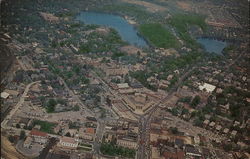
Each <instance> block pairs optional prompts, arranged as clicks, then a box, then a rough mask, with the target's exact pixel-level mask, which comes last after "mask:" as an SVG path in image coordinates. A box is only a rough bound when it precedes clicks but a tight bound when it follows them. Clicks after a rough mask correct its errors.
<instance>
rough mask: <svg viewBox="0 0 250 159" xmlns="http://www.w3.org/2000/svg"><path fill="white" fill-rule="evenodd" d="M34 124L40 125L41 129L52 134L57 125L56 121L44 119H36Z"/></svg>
mask: <svg viewBox="0 0 250 159" xmlns="http://www.w3.org/2000/svg"><path fill="white" fill-rule="evenodd" d="M33 125H34V126H35V125H40V126H41V129H40V131H43V132H47V133H50V134H53V133H54V132H53V127H54V126H55V125H56V124H55V123H50V122H47V121H42V120H35V121H34V123H33Z"/></svg>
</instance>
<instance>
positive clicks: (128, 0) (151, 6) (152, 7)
mask: <svg viewBox="0 0 250 159" xmlns="http://www.w3.org/2000/svg"><path fill="white" fill-rule="evenodd" d="M122 1H123V2H126V3H130V4H136V5H141V6H144V7H145V8H146V9H147V10H148V11H150V12H153V13H154V12H163V11H165V10H167V9H166V8H165V7H162V6H159V5H156V4H153V3H149V2H144V1H135V0H122Z"/></svg>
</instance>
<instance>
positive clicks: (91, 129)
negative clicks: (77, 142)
mask: <svg viewBox="0 0 250 159" xmlns="http://www.w3.org/2000/svg"><path fill="white" fill-rule="evenodd" d="M85 132H86V133H87V134H91V135H94V134H95V129H94V128H86V130H85Z"/></svg>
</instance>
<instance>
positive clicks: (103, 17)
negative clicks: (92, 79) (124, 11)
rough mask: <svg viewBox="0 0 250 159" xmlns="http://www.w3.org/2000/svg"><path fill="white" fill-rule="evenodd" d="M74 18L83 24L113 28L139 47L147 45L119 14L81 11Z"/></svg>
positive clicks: (123, 37) (124, 38) (125, 39)
mask: <svg viewBox="0 0 250 159" xmlns="http://www.w3.org/2000/svg"><path fill="white" fill-rule="evenodd" d="M76 19H77V20H79V21H82V22H84V23H85V24H96V25H101V26H107V27H111V28H114V29H115V30H116V31H117V32H118V33H119V35H120V36H121V37H122V39H123V40H124V41H127V42H128V43H130V44H131V45H136V46H139V47H146V46H147V43H146V41H145V40H144V39H143V38H142V37H140V36H138V32H137V30H136V29H135V28H134V26H133V25H131V24H129V23H128V22H127V21H126V20H125V19H124V18H122V17H120V16H117V15H112V14H106V13H96V12H81V13H80V14H79V15H78V16H77V17H76Z"/></svg>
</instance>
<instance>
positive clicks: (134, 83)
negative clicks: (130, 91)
mask: <svg viewBox="0 0 250 159" xmlns="http://www.w3.org/2000/svg"><path fill="white" fill-rule="evenodd" d="M130 86H131V87H132V88H143V85H142V84H141V83H139V82H131V83H130Z"/></svg>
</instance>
